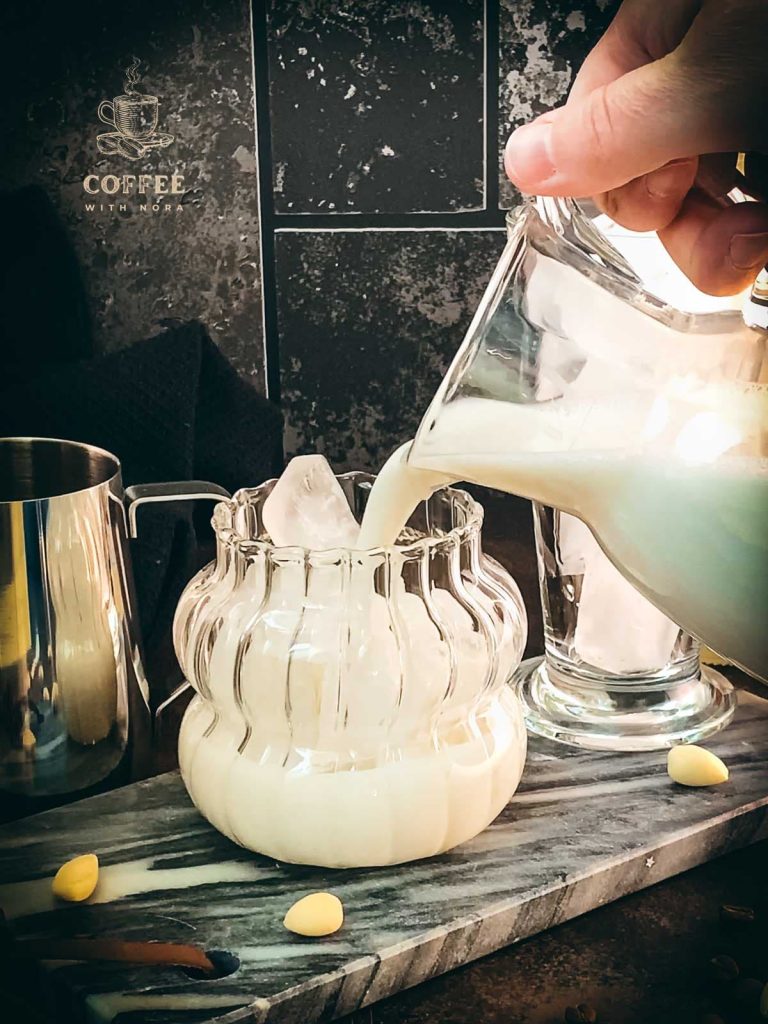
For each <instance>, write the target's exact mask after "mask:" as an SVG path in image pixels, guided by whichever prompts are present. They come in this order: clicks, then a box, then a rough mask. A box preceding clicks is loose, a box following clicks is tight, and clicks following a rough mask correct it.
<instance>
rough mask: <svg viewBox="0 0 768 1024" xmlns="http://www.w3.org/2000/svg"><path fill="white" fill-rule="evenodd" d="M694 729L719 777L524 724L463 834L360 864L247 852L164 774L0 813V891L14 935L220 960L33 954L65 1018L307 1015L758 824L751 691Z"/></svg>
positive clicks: (518, 933) (504, 937)
mask: <svg viewBox="0 0 768 1024" xmlns="http://www.w3.org/2000/svg"><path fill="white" fill-rule="evenodd" d="M708 746H709V747H710V749H712V750H714V751H716V752H717V753H718V754H719V755H720V756H721V757H723V758H724V760H725V761H726V762H727V763H728V765H729V767H730V770H731V777H730V780H729V782H728V783H727V784H725V785H723V786H720V787H718V788H713V789H701V790H695V789H684V788H683V787H680V786H677V785H675V784H674V783H672V782H671V781H670V779H669V778H668V776H667V774H666V758H665V755H664V754H663V753H659V754H624V755H615V754H613V755H612V754H603V753H582V752H577V751H572V750H568V749H565V748H556V747H554V746H553V745H551V744H547V743H544V742H538V741H532V742H531V749H530V752H529V755H528V764H527V768H526V772H525V775H524V777H523V781H522V784H521V786H520V789H519V791H518V793H517V794H516V796H515V798H514V799H513V800H512V802H511V803H510V804H509V806H508V807H507V809H506V810H505V811H504V813H503V814H502V815H501V816H500V817H499V818H498V819H497V821H496V822H495V823H494V824H493V825H492V826H491V827H490V828H489V829H487V830H486V831H485V832H484V833H483V834H482V835H480V836H478V837H477V838H476V839H475V840H473V841H472V842H470V843H467V844H465V845H464V846H462V847H460V848H459V849H457V850H454V851H453V852H452V853H449V854H445V855H443V856H441V857H436V858H434V859H431V860H427V861H421V862H416V863H412V864H406V865H403V866H400V867H393V868H380V869H374V870H354V871H330V870H327V869H314V868H302V867H291V866H286V865H281V864H276V863H275V862H274V861H270V860H267V859H265V858H262V857H258V856H255V855H251V854H248V853H247V852H245V851H243V850H242V849H240V848H239V847H237V846H235V845H234V844H232V843H230V842H229V841H228V840H227V839H225V838H224V837H223V836H221V835H219V834H218V833H217V832H215V831H214V830H213V829H212V828H210V827H209V826H208V825H207V824H206V823H205V822H204V821H203V819H202V818H201V817H200V816H199V814H198V813H197V811H196V810H195V809H194V807H193V806H192V804H191V803H190V801H189V799H188V797H187V795H186V792H185V790H184V786H183V784H182V782H181V779H180V778H179V776H178V774H176V773H171V774H169V775H163V776H160V777H158V778H155V779H152V780H149V781H147V782H142V783H138V784H136V785H133V786H128V787H126V788H125V789H121V790H118V791H116V792H113V793H110V794H107V795H104V796H99V797H94V798H92V799H90V800H85V801H82V802H80V803H77V804H72V805H70V806H68V807H64V808H59V809H57V810H54V811H49V812H47V813H45V814H42V815H38V816H36V817H34V818H29V819H26V820H24V821H21V822H17V823H15V824H14V825H11V826H6V827H5V828H4V829H0V883H2V884H0V906H1V907H2V908H3V909H4V911H5V914H6V916H7V917H8V918H9V920H10V925H11V928H12V929H13V931H14V933H15V934H16V935H17V936H18V937H23V936H49V937H53V936H55V937H57V938H63V937H67V938H69V937H74V936H109V937H116V938H122V939H131V940H151V939H155V940H165V941H182V942H193V943H196V944H199V945H201V946H202V947H203V948H205V949H217V950H226V951H229V952H230V953H232V954H234V955H235V956H236V957H237V958H238V959H239V967H238V969H237V970H236V971H235V972H234V973H232V974H230V975H229V976H227V977H222V978H218V979H216V980H203V979H196V978H193V977H190V976H188V975H187V974H186V973H185V972H184V971H183V970H182V969H180V968H155V967H131V966H126V965H115V964H93V963H90V964H76V963H66V964H53V963H50V964H47V965H46V968H47V972H48V973H47V977H48V978H49V979H50V982H51V984H52V985H53V986H55V987H58V986H64V988H65V989H66V990H67V999H66V1002H67V1003H69V1005H70V1006H74V1008H75V1009H74V1011H73V1010H72V1009H69V1010H68V1011H67V1013H68V1014H70V1015H71V1013H72V1012H75V1013H76V1014H79V1015H80V1019H82V1020H85V1021H89V1022H107V1021H118V1022H121V1024H161V1022H162V1024H179V1022H185V1024H191V1022H197V1024H199V1022H203V1021H206V1022H207V1021H221V1022H227V1024H234V1022H236V1021H258V1022H269V1024H313V1022H315V1021H323V1020H330V1019H333V1018H335V1017H339V1016H342V1015H344V1014H347V1013H350V1012H352V1011H353V1010H356V1009H357V1008H359V1007H361V1006H365V1005H368V1004H371V1003H373V1002H375V1001H376V1000H379V999H383V998H384V997H386V996H390V995H393V994H394V993H396V992H398V991H399V990H401V989H403V988H407V987H409V986H411V985H416V984H418V983H419V982H421V981H424V980H425V979H427V978H430V977H433V976H435V975H437V974H441V973H442V972H444V971H449V970H451V969H452V968H455V967H457V966H459V965H461V964H464V963H467V962H468V961H470V960H474V959H476V958H477V957H481V956H484V955H485V954H487V953H490V952H492V951H493V950H496V949H499V948H500V947H501V946H504V945H506V944H508V943H512V942H517V941H518V940H519V939H522V938H524V937H526V936H528V935H532V934H534V933H535V932H538V931H542V930H543V929H546V928H550V927H552V926H553V925H556V924H558V923H560V922H562V921H566V920H568V919H569V918H572V917H575V916H577V915H579V914H583V913H584V912H585V911H588V910H590V909H592V908H593V907H596V906H598V905H599V904H602V903H606V902H608V901H610V900H615V899H617V898H618V897H620V896H623V895H625V894H627V893H630V892H634V891H636V890H638V889H642V888H644V887H645V886H649V885H653V884H654V883H655V882H658V881H660V880H661V879H664V878H668V877H669V876H670V875H674V874H676V873H678V872H680V871H685V870H687V869H688V868H691V867H693V866H694V865H697V864H700V863H702V862H703V861H706V860H709V859H711V858H713V857H716V856H718V855H719V854H722V853H724V852H726V851H727V850H731V849H734V848H736V847H739V846H744V845H746V844H748V843H751V842H754V841H756V840H758V839H761V838H763V837H765V836H768V809H767V808H768V701H767V700H764V699H762V698H760V697H756V696H754V695H752V694H749V693H742V694H741V695H740V703H739V709H738V711H737V715H736V718H735V720H734V722H733V724H732V725H731V726H730V727H729V728H728V729H727V730H726V732H724V733H723V734H722V735H720V736H718V737H715V738H713V739H712V740H711V741H710V742H709V743H708ZM329 827H333V826H332V823H330V822H329ZM91 850H94V851H96V852H97V853H98V854H99V857H100V859H101V863H102V865H103V867H102V873H101V877H100V882H99V887H98V889H97V891H96V893H95V895H94V897H93V898H92V900H91V901H90V903H88V904H87V905H67V906H61V905H59V906H55V905H54V902H53V898H52V896H51V890H50V878H51V876H52V875H53V874H54V872H55V871H56V869H57V868H58V867H59V865H60V864H61V863H62V861H64V860H65V859H66V858H68V857H71V856H73V855H74V854H78V853H84V852H87V851H91ZM318 889H330V890H332V891H333V892H335V893H337V894H338V895H339V896H340V897H341V899H342V900H343V902H344V906H345V909H346V921H345V924H344V927H343V929H342V930H341V931H340V932H339V933H337V934H336V935H334V936H332V937H330V938H327V939H322V940H308V939H302V938H298V937H296V936H293V935H291V934H289V933H288V932H286V931H285V929H284V928H283V925H282V919H283V915H284V914H285V911H286V910H287V908H288V907H289V906H290V905H291V903H292V902H293V901H294V900H295V899H297V898H298V897H300V896H302V895H304V894H306V893H308V892H311V891H313V890H318ZM66 1019H67V1020H69V1019H72V1018H71V1016H67V1018H66Z"/></svg>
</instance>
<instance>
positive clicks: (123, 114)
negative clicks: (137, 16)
mask: <svg viewBox="0 0 768 1024" xmlns="http://www.w3.org/2000/svg"><path fill="white" fill-rule="evenodd" d="M140 67H141V62H140V61H139V59H138V58H137V57H133V58H132V61H131V64H130V65H129V67H127V68H126V69H125V81H124V83H123V90H124V91H123V93H122V94H121V95H120V96H115V97H114V99H112V100H102V101H101V103H100V104H99V110H98V114H99V119H100V120H101V121H103V122H104V123H105V124H108V125H111V126H112V128H113V129H114V131H110V132H101V133H100V134H99V135H97V136H96V145H97V146H98V149H99V152H100V153H104V154H105V155H106V156H115V155H117V156H122V157H125V159H126V160H142V159H143V158H144V157H146V156H148V155H149V154H150V153H151V152H152V151H153V150H155V149H165V148H166V147H167V146H170V144H171V143H172V142H173V135H169V134H168V133H167V132H159V131H158V130H157V125H158V120H159V106H160V104H159V101H158V98H157V96H148V95H147V94H145V93H142V92H139V90H138V89H137V85H138V83H139V78H140V75H139V68H140Z"/></svg>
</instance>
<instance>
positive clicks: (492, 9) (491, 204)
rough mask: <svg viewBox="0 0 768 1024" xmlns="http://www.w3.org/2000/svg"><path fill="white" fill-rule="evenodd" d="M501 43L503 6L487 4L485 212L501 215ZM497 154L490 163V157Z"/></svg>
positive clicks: (485, 47) (485, 45)
mask: <svg viewBox="0 0 768 1024" xmlns="http://www.w3.org/2000/svg"><path fill="white" fill-rule="evenodd" d="M499 40H500V6H499V3H498V0H493V2H490V0H485V39H484V41H483V42H484V54H485V112H484V113H485V124H484V126H483V127H484V131H483V143H484V152H485V179H484V194H485V209H486V211H487V212H489V213H493V214H498V212H499V160H498V149H499ZM491 153H493V154H496V156H495V158H494V159H492V160H491V159H489V156H490V154H491Z"/></svg>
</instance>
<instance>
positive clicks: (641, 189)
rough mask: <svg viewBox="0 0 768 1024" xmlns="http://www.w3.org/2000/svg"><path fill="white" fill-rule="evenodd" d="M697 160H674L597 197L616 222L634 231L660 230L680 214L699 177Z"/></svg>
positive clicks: (596, 199) (599, 204)
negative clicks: (684, 201) (697, 176)
mask: <svg viewBox="0 0 768 1024" xmlns="http://www.w3.org/2000/svg"><path fill="white" fill-rule="evenodd" d="M697 164H698V161H697V160H696V159H695V158H686V159H684V160H674V161H672V162H671V163H668V164H665V165H664V166H663V167H660V168H659V169H658V170H655V171H651V173H650V174H645V175H643V177H641V178H634V179H633V180H632V181H629V182H627V184H626V185H621V186H620V187H619V188H615V189H611V190H610V191H609V192H605V193H603V194H602V195H600V196H596V197H595V201H596V203H597V205H598V206H599V207H600V209H601V210H603V211H604V212H605V213H607V214H608V215H609V216H610V217H611V218H612V219H613V220H615V221H616V222H617V223H619V224H623V226H624V227H625V228H629V229H630V230H632V231H658V230H659V229H660V228H665V227H666V226H667V225H668V224H670V223H671V222H672V221H673V220H674V219H675V217H676V216H677V215H678V213H679V212H680V207H681V206H682V203H683V200H684V199H685V196H686V195H687V193H688V191H689V189H690V188H691V186H692V185H693V182H694V180H695V178H696V174H697Z"/></svg>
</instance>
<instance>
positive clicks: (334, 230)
mask: <svg viewBox="0 0 768 1024" xmlns="http://www.w3.org/2000/svg"><path fill="white" fill-rule="evenodd" d="M274 230H275V234H276V235H309V234H323V233H324V234H336V235H346V234H349V233H350V232H367V233H368V234H371V235H372V234H376V232H385V231H388V232H393V231H401V232H407V231H431V232H433V233H434V232H440V231H442V232H450V231H454V232H456V231H476V232H481V231H506V228H505V227H504V225H503V224H474V225H466V224H463V225H461V224H456V225H452V224H433V225H431V224H421V225H408V224H406V225H402V224H400V225H398V224H391V225H375V226H373V225H368V226H366V227H336V226H335V225H332V226H330V227H318V226H313V227H305V228H302V227H292V226H290V227H288V226H286V227H280V226H279V225H278V226H276V227H275V229H274Z"/></svg>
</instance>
